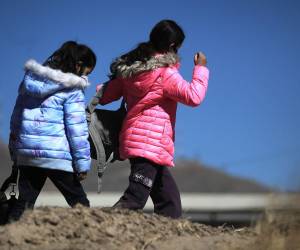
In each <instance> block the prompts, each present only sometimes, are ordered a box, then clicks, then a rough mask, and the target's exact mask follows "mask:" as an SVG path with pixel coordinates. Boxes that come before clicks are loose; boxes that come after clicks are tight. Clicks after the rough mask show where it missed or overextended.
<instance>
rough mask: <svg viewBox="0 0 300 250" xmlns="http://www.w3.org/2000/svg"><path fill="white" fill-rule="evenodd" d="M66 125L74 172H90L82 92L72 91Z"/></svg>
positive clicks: (66, 106)
mask: <svg viewBox="0 0 300 250" xmlns="http://www.w3.org/2000/svg"><path fill="white" fill-rule="evenodd" d="M64 123H65V130H66V135H67V139H68V142H69V145H70V150H71V155H72V158H73V167H74V170H75V171H77V172H79V173H80V172H86V171H89V170H90V165H91V157H90V144H89V141H88V135H89V133H88V125H87V121H86V114H85V102H84V94H83V91H82V90H79V89H78V90H74V91H72V92H71V93H70V96H69V97H68V98H67V100H66V101H65V103H64Z"/></svg>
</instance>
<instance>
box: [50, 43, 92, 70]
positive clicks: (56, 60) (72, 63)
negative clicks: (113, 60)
mask: <svg viewBox="0 0 300 250" xmlns="http://www.w3.org/2000/svg"><path fill="white" fill-rule="evenodd" d="M96 62H97V58H96V55H95V53H94V52H93V51H92V50H91V49H90V48H89V47H88V46H86V45H84V44H78V43H77V42H75V41H68V42H65V43H64V44H63V45H62V46H61V47H60V48H59V49H58V50H56V51H55V52H54V53H53V54H52V55H51V56H49V57H48V59H47V60H46V62H45V63H44V65H47V66H49V67H50V68H53V69H59V70H61V71H62V72H65V73H73V74H77V75H80V74H81V72H77V69H76V66H82V68H83V67H89V68H91V69H93V68H94V67H95V65H96Z"/></svg>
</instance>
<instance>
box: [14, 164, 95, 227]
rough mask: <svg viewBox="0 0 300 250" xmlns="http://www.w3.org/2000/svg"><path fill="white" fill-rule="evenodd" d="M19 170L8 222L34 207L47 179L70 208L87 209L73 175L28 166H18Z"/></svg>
mask: <svg viewBox="0 0 300 250" xmlns="http://www.w3.org/2000/svg"><path fill="white" fill-rule="evenodd" d="M19 169H20V176H19V182H18V188H19V197H18V200H17V202H16V203H15V205H14V206H13V208H12V210H11V211H10V213H9V220H10V221H14V220H18V219H19V218H20V217H21V215H22V214H23V212H24V210H25V209H32V208H33V207H34V204H35V202H36V199H37V197H38V195H39V194H40V191H41V190H42V188H43V186H44V184H45V182H46V179H47V177H49V179H50V180H51V181H52V182H53V184H54V185H55V186H56V187H57V188H58V190H59V191H60V192H61V193H62V194H63V196H64V197H65V199H66V201H67V203H68V204H69V205H70V206H71V207H73V206H75V205H76V204H78V203H80V204H82V205H84V206H87V207H89V206H90V203H89V200H88V199H87V197H86V193H85V192H84V190H83V187H82V185H81V183H80V182H79V180H77V178H76V176H75V174H74V173H71V172H66V171H61V170H55V169H43V168H39V167H30V166H20V168H19Z"/></svg>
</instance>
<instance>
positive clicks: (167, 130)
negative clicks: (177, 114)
mask: <svg viewBox="0 0 300 250" xmlns="http://www.w3.org/2000/svg"><path fill="white" fill-rule="evenodd" d="M172 135H173V129H172V126H171V123H170V122H169V121H166V122H165V125H164V131H163V136H162V138H161V140H160V142H161V143H162V144H164V145H169V144H170V143H173V142H172Z"/></svg>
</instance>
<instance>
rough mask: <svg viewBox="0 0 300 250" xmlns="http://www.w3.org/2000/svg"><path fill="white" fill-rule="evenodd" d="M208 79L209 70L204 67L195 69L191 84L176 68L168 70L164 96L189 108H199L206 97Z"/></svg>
mask: <svg viewBox="0 0 300 250" xmlns="http://www.w3.org/2000/svg"><path fill="white" fill-rule="evenodd" d="M208 78H209V70H208V69H207V68H206V67H204V66H200V65H196V66H195V67H194V72H193V79H192V81H191V83H188V82H187V81H185V80H184V79H183V78H182V76H181V75H180V74H179V72H178V70H177V69H176V68H168V69H167V71H166V74H165V81H164V87H163V88H164V95H165V96H167V97H169V98H170V99H172V100H174V101H177V102H180V103H183V104H185V105H188V106H193V107H195V106H198V105H199V104H200V103H201V102H202V101H203V99H204V97H205V94H206V90H207V86H208Z"/></svg>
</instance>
